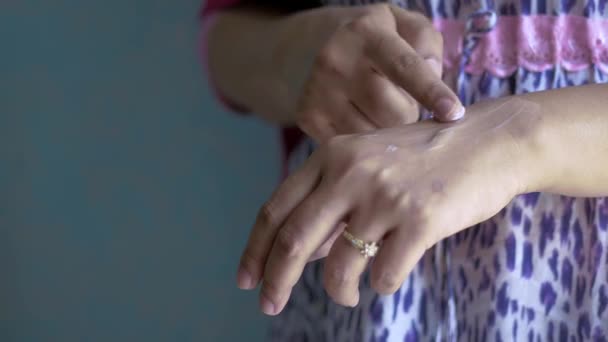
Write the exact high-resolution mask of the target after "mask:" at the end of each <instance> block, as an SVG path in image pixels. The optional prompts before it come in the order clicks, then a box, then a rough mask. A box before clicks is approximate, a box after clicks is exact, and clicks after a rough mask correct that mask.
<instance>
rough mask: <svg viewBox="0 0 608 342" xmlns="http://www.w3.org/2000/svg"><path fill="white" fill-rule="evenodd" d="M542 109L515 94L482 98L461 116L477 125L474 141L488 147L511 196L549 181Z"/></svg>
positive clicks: (541, 186)
mask: <svg viewBox="0 0 608 342" xmlns="http://www.w3.org/2000/svg"><path fill="white" fill-rule="evenodd" d="M543 110H544V109H543V108H542V107H541V105H540V104H538V103H537V102H534V101H530V100H528V99H524V98H522V97H519V96H510V97H506V98H502V99H497V100H492V101H482V102H479V103H477V104H475V105H473V106H471V107H469V108H468V109H467V117H466V118H465V120H471V121H472V122H471V123H472V124H473V125H474V126H477V128H476V133H474V134H477V135H478V136H479V137H480V139H479V140H478V143H483V144H487V145H488V147H489V148H490V153H491V155H493V156H494V157H492V159H493V160H494V162H493V164H494V165H495V166H494V170H495V171H494V172H496V174H495V176H496V177H497V179H498V181H499V183H500V184H502V186H505V187H507V188H509V189H511V191H510V195H512V196H516V195H519V194H524V193H529V192H537V191H541V190H543V189H544V188H545V187H546V186H547V182H548V181H549V179H548V178H549V177H548V175H547V170H548V169H549V167H548V166H549V165H550V163H548V162H547V161H546V160H545V158H544V156H546V154H545V153H544V151H543V146H544V144H543V139H545V138H544V135H545V134H544V128H543V120H542V118H543V116H542V113H543ZM471 133H472V131H471ZM471 133H469V134H471ZM483 137H485V138H483Z"/></svg>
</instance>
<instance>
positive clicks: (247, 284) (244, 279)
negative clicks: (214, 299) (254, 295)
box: [236, 267, 255, 290]
mask: <svg viewBox="0 0 608 342" xmlns="http://www.w3.org/2000/svg"><path fill="white" fill-rule="evenodd" d="M236 284H237V286H238V287H239V289H241V290H251V289H252V288H254V287H255V284H254V282H253V277H252V276H251V273H249V272H248V271H247V270H246V269H244V268H243V267H239V271H238V273H237V275H236Z"/></svg>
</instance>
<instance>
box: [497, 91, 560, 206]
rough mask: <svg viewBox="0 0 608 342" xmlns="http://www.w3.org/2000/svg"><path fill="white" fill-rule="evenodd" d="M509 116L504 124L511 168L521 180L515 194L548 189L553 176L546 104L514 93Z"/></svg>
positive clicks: (554, 176) (553, 164)
mask: <svg viewBox="0 0 608 342" xmlns="http://www.w3.org/2000/svg"><path fill="white" fill-rule="evenodd" d="M509 101H513V102H512V103H511V106H512V107H511V108H510V113H511V120H510V122H508V124H506V125H505V126H504V132H505V134H507V135H508V139H509V140H510V142H511V143H510V145H511V147H512V153H513V154H514V155H515V160H516V162H515V163H514V168H515V170H514V172H515V174H516V175H517V177H518V178H519V179H520V180H521V181H520V182H519V189H518V194H523V193H530V192H542V191H548V190H549V189H550V188H551V184H552V183H553V181H554V179H555V178H556V177H557V175H556V174H555V173H556V172H555V171H556V168H555V167H554V166H555V162H554V160H553V159H552V158H551V155H552V153H550V151H548V148H550V146H551V144H550V143H549V141H548V139H549V135H548V127H547V120H546V114H545V113H547V111H548V110H549V108H547V105H546V104H544V103H542V102H540V101H538V100H537V99H534V98H529V97H527V96H514V97H512V98H511V99H510V100H509Z"/></svg>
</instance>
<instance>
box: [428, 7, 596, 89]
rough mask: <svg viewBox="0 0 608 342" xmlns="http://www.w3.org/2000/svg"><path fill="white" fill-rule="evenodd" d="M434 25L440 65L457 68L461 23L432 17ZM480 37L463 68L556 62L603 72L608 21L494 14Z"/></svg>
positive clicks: (502, 70) (540, 66)
mask: <svg viewBox="0 0 608 342" xmlns="http://www.w3.org/2000/svg"><path fill="white" fill-rule="evenodd" d="M435 27H436V28H437V29H438V30H439V31H441V32H442V33H443V36H444V51H445V52H444V64H445V66H446V68H447V69H455V68H458V66H459V62H460V58H461V55H462V49H463V47H462V46H463V37H464V34H465V27H466V23H464V22H462V21H458V20H437V21H435ZM478 36H479V37H480V41H479V43H478V45H477V46H476V47H475V48H474V49H473V51H472V53H471V60H470V63H469V64H468V65H467V66H466V68H465V70H466V71H467V72H469V73H472V74H481V73H482V72H483V71H484V70H487V71H489V72H491V73H492V74H494V75H496V76H499V77H505V76H508V75H511V74H512V73H513V72H515V71H516V70H517V68H518V66H522V67H524V68H526V69H528V70H530V71H544V70H547V69H550V68H552V67H554V66H555V65H560V66H561V67H563V68H565V69H566V70H568V71H579V70H583V69H586V68H588V67H589V66H591V64H594V65H595V66H597V67H598V68H599V69H600V70H602V71H603V72H604V73H608V20H606V19H593V18H586V17H581V16H574V15H564V16H548V15H538V16H499V17H498V21H497V22H496V26H495V27H494V28H493V29H492V30H491V31H490V32H487V33H482V34H478Z"/></svg>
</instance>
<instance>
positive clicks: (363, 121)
mask: <svg viewBox="0 0 608 342" xmlns="http://www.w3.org/2000/svg"><path fill="white" fill-rule="evenodd" d="M341 107H342V108H340V109H337V108H336V111H335V112H334V115H335V116H337V118H336V119H335V122H334V124H333V126H334V127H335V128H336V131H337V132H338V134H353V133H363V132H369V131H373V130H375V129H377V128H378V127H377V126H376V125H375V124H374V123H372V122H371V121H370V120H369V119H368V118H367V115H366V114H365V113H364V112H363V111H362V110H361V108H359V106H357V104H356V103H355V102H353V101H351V100H348V99H344V102H343V103H342V106H341Z"/></svg>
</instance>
